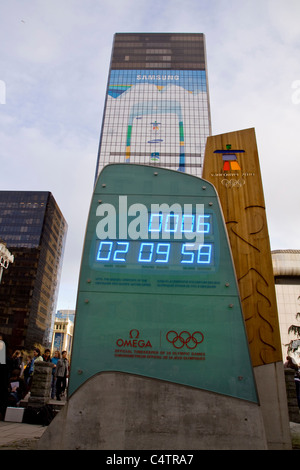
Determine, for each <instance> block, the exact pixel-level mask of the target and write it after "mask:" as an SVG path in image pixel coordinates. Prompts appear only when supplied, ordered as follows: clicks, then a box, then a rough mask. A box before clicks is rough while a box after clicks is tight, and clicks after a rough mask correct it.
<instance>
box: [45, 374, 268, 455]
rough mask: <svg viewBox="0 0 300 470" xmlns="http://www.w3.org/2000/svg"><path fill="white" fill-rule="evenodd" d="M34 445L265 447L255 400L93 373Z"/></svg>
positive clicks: (156, 381) (153, 381)
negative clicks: (249, 400) (248, 400)
mask: <svg viewBox="0 0 300 470" xmlns="http://www.w3.org/2000/svg"><path fill="white" fill-rule="evenodd" d="M38 448H39V449H40V450H46V449H63V450H75V449H82V450H104V449H108V450H109V449H110V450H111V449H114V450H152V449H156V450H160V449H161V450H189V449H193V450H198V449H199V450H202V449H203V450H209V449H213V450H223V449H225V450H231V449H233V450H238V449H244V450H246V449H259V450H261V449H267V444H266V438H265V433H264V425H263V419H262V415H261V409H260V406H258V405H257V404H255V403H250V402H246V401H244V400H239V399H236V398H232V397H226V396H224V395H218V394H214V393H211V392H206V391H203V390H198V389H193V388H190V387H185V386H182V385H177V384H173V383H168V382H163V381H159V380H154V379H149V378H145V377H140V376H133V375H129V374H123V373H116V372H107V373H101V374H98V375H96V376H94V377H93V378H92V379H90V380H89V381H87V382H86V383H85V384H84V385H83V386H82V387H81V388H79V389H78V390H77V391H76V392H75V394H74V395H72V396H71V397H70V399H69V400H68V402H67V403H66V405H65V406H64V408H63V410H62V411H61V412H60V413H59V414H58V415H57V416H56V417H55V418H54V420H53V421H52V423H51V424H50V426H48V429H47V430H46V431H45V433H44V434H43V436H42V438H41V439H40V441H39V445H38Z"/></svg>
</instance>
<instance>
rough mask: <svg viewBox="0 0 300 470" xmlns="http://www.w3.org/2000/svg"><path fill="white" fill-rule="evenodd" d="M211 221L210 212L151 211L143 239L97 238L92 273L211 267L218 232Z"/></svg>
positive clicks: (215, 250)
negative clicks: (117, 268)
mask: <svg viewBox="0 0 300 470" xmlns="http://www.w3.org/2000/svg"><path fill="white" fill-rule="evenodd" d="M213 219H214V217H213V214H212V213H205V214H203V213H202V214H196V213H191V214H177V213H163V212H151V213H149V214H148V221H147V237H144V238H143V239H138V240H133V239H111V238H110V239H108V238H107V239H97V240H96V242H95V243H94V245H93V249H92V254H91V257H92V260H91V264H92V266H93V268H94V269H96V270H101V269H103V268H104V269H105V268H108V269H109V268H111V267H117V266H122V267H127V266H128V267H132V266H137V267H138V266H140V267H147V266H148V267H158V268H159V267H170V268H173V269H184V268H195V269H198V270H199V269H204V270H207V269H212V268H215V266H216V259H217V253H218V247H217V245H218V242H217V244H216V241H217V239H218V236H217V233H218V231H217V230H216V228H215V227H214V222H213ZM199 240H201V241H200V242H199Z"/></svg>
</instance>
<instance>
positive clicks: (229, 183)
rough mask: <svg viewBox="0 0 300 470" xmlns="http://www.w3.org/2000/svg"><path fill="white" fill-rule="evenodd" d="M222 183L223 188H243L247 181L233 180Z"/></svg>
mask: <svg viewBox="0 0 300 470" xmlns="http://www.w3.org/2000/svg"><path fill="white" fill-rule="evenodd" d="M221 183H222V184H223V186H226V188H241V187H242V186H243V185H244V184H245V180H243V179H239V180H235V179H231V180H225V179H224V180H222V181H221Z"/></svg>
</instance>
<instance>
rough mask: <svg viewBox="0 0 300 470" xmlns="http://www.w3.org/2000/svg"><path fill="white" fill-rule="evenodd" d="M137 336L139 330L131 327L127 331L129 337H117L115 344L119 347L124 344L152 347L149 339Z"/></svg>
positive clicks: (133, 346) (134, 346)
mask: <svg viewBox="0 0 300 470" xmlns="http://www.w3.org/2000/svg"><path fill="white" fill-rule="evenodd" d="M139 336H140V332H139V330H135V329H133V330H131V331H130V332H129V339H122V338H119V339H117V341H116V344H117V346H118V347H119V348H121V347H124V346H126V347H128V346H129V347H131V348H152V344H151V342H150V341H149V340H148V341H144V340H143V339H139Z"/></svg>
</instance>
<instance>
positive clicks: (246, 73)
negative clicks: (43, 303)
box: [0, 0, 300, 309]
mask: <svg viewBox="0 0 300 470" xmlns="http://www.w3.org/2000/svg"><path fill="white" fill-rule="evenodd" d="M299 19H300V1H299V0H285V1H283V0H281V1H279V0H259V1H257V0H243V1H240V0H231V1H226V2H225V0H163V1H161V2H158V1H154V0H153V1H146V0H114V1H108V0H106V1H103V0H51V1H50V0H48V1H47V0H1V1H0V168H1V187H0V189H1V190H37V191H51V192H52V194H53V195H54V197H55V199H56V201H57V203H58V205H59V207H60V209H61V211H62V213H63V215H64V217H65V218H66V220H67V223H68V236H67V243H66V249H65V256H64V263H63V271H62V278H61V284H60V292H59V299H58V304H57V308H58V309H68V308H69V309H75V305H76V295H77V285H78V277H79V270H80V261H81V253H82V248H83V241H84V234H85V227H86V222H87V215H88V210H89V204H90V200H91V196H92V190H93V183H94V176H95V168H96V159H97V152H98V144H99V137H100V129H101V122H102V116H103V107H104V98H105V92H106V84H107V78H108V69H109V62H110V54H111V47H112V41H113V35H114V33H116V32H178V33H180V32H191V33H204V34H205V35H206V47H207V60H208V81H209V91H210V101H211V115H212V130H213V134H214V135H215V134H221V133H224V132H230V131H235V130H240V129H247V128H250V127H254V128H255V131H256V138H257V144H258V150H259V157H260V165H261V172H262V178H263V184H264V195H265V200H266V209H267V218H268V223H269V234H270V241H271V249H272V250H275V249H300V240H299V233H300V217H299V207H300V26H299Z"/></svg>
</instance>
